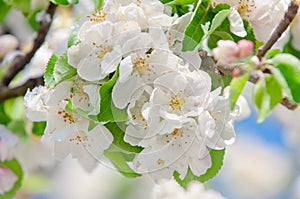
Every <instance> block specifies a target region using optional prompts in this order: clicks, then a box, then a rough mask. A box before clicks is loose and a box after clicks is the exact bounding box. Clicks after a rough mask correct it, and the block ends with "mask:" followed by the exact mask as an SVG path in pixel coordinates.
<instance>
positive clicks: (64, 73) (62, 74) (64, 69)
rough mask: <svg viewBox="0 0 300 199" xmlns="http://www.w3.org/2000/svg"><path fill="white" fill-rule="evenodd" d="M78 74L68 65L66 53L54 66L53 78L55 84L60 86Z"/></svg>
mask: <svg viewBox="0 0 300 199" xmlns="http://www.w3.org/2000/svg"><path fill="white" fill-rule="evenodd" d="M50 59H51V58H50ZM76 74H77V71H76V69H75V68H74V67H72V66H71V65H69V64H68V56H67V53H66V52H65V53H64V54H63V55H61V56H60V57H59V58H58V59H57V61H56V63H55V66H54V73H53V77H54V80H55V84H59V83H60V82H62V81H65V80H68V79H70V78H72V77H74V76H75V75H76Z"/></svg>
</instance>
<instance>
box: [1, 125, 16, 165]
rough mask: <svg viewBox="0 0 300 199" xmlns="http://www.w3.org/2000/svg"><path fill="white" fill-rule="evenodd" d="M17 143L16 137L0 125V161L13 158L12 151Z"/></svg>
mask: <svg viewBox="0 0 300 199" xmlns="http://www.w3.org/2000/svg"><path fill="white" fill-rule="evenodd" d="M18 141H19V139H18V137H17V136H15V135H14V134H12V133H11V132H9V131H8V130H7V129H5V127H4V126H2V125H0V161H5V160H10V159H12V158H13V155H14V154H13V149H14V148H15V147H16V145H17V143H18Z"/></svg>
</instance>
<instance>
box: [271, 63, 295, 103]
mask: <svg viewBox="0 0 300 199" xmlns="http://www.w3.org/2000/svg"><path fill="white" fill-rule="evenodd" d="M269 69H270V70H271V72H272V74H273V75H274V77H275V78H276V80H277V81H278V83H279V84H280V86H281V88H282V89H283V91H284V92H285V94H286V95H287V98H288V100H289V101H290V102H293V103H295V101H294V98H293V95H292V91H291V89H290V87H289V85H288V84H287V82H286V81H285V78H284V77H283V75H282V74H281V72H280V70H278V69H277V68H274V67H269Z"/></svg>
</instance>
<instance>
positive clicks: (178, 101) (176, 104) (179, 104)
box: [169, 94, 184, 111]
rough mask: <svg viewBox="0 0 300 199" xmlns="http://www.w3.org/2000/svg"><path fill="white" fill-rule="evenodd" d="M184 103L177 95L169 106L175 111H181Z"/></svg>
mask: <svg viewBox="0 0 300 199" xmlns="http://www.w3.org/2000/svg"><path fill="white" fill-rule="evenodd" d="M183 103H184V101H183V100H182V99H181V97H180V95H179V94H176V95H175V96H173V97H172V98H171V101H170V104H169V105H170V106H171V108H172V109H173V110H179V111H181V109H182V105H183Z"/></svg>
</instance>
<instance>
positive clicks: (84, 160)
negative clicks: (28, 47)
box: [26, 79, 113, 171]
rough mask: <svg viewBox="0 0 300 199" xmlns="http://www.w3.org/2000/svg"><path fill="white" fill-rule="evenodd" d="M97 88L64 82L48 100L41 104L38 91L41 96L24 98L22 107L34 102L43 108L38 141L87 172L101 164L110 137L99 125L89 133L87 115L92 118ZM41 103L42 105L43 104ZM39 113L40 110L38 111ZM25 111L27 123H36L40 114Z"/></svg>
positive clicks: (31, 94) (95, 105) (73, 82)
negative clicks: (42, 128)
mask: <svg viewBox="0 0 300 199" xmlns="http://www.w3.org/2000/svg"><path fill="white" fill-rule="evenodd" d="M98 90H99V88H98V86H97V85H92V84H90V85H84V84H83V82H82V81H81V80H76V79H74V80H72V81H65V82H62V83H60V84H58V85H57V86H56V87H55V88H54V89H52V90H51V92H49V93H50V96H47V100H45V101H43V99H42V98H41V96H40V95H41V94H40V93H38V91H42V92H44V90H43V88H42V87H41V88H40V89H36V90H35V91H34V92H29V93H28V94H27V100H26V103H27V104H28V103H29V102H30V99H35V100H36V104H37V105H40V104H42V106H41V107H46V109H44V110H43V111H44V112H42V116H44V117H45V118H43V119H44V120H46V121H47V125H46V129H45V131H44V135H43V137H42V140H44V141H45V140H51V141H53V142H54V155H55V156H56V157H59V158H65V157H66V156H67V155H69V154H71V155H72V157H73V158H77V159H78V160H79V162H80V163H81V165H82V166H83V167H84V168H85V169H86V170H87V171H91V170H92V169H93V168H94V167H95V166H96V163H97V161H100V160H103V159H104V156H103V151H104V150H105V149H107V148H108V147H109V145H110V144H111V143H112V140H113V137H112V135H111V134H110V132H109V131H108V130H107V129H106V128H105V127H104V126H103V125H102V124H98V125H96V127H94V128H93V129H92V130H89V122H90V121H89V119H88V114H94V113H97V112H98V111H97V110H96V111H95V110H94V109H95V108H97V107H99V96H98V93H99V92H98ZM70 102H71V103H72V107H69V108H73V109H74V111H75V110H77V109H78V113H77V112H76V111H75V112H70V110H69V111H67V106H69V105H68V103H70ZM43 103H45V104H43ZM39 109H40V108H39ZM39 109H38V111H35V110H33V111H32V110H28V112H30V114H29V115H30V116H31V118H30V119H36V118H38V117H39V116H40V115H41V111H40V110H39Z"/></svg>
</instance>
